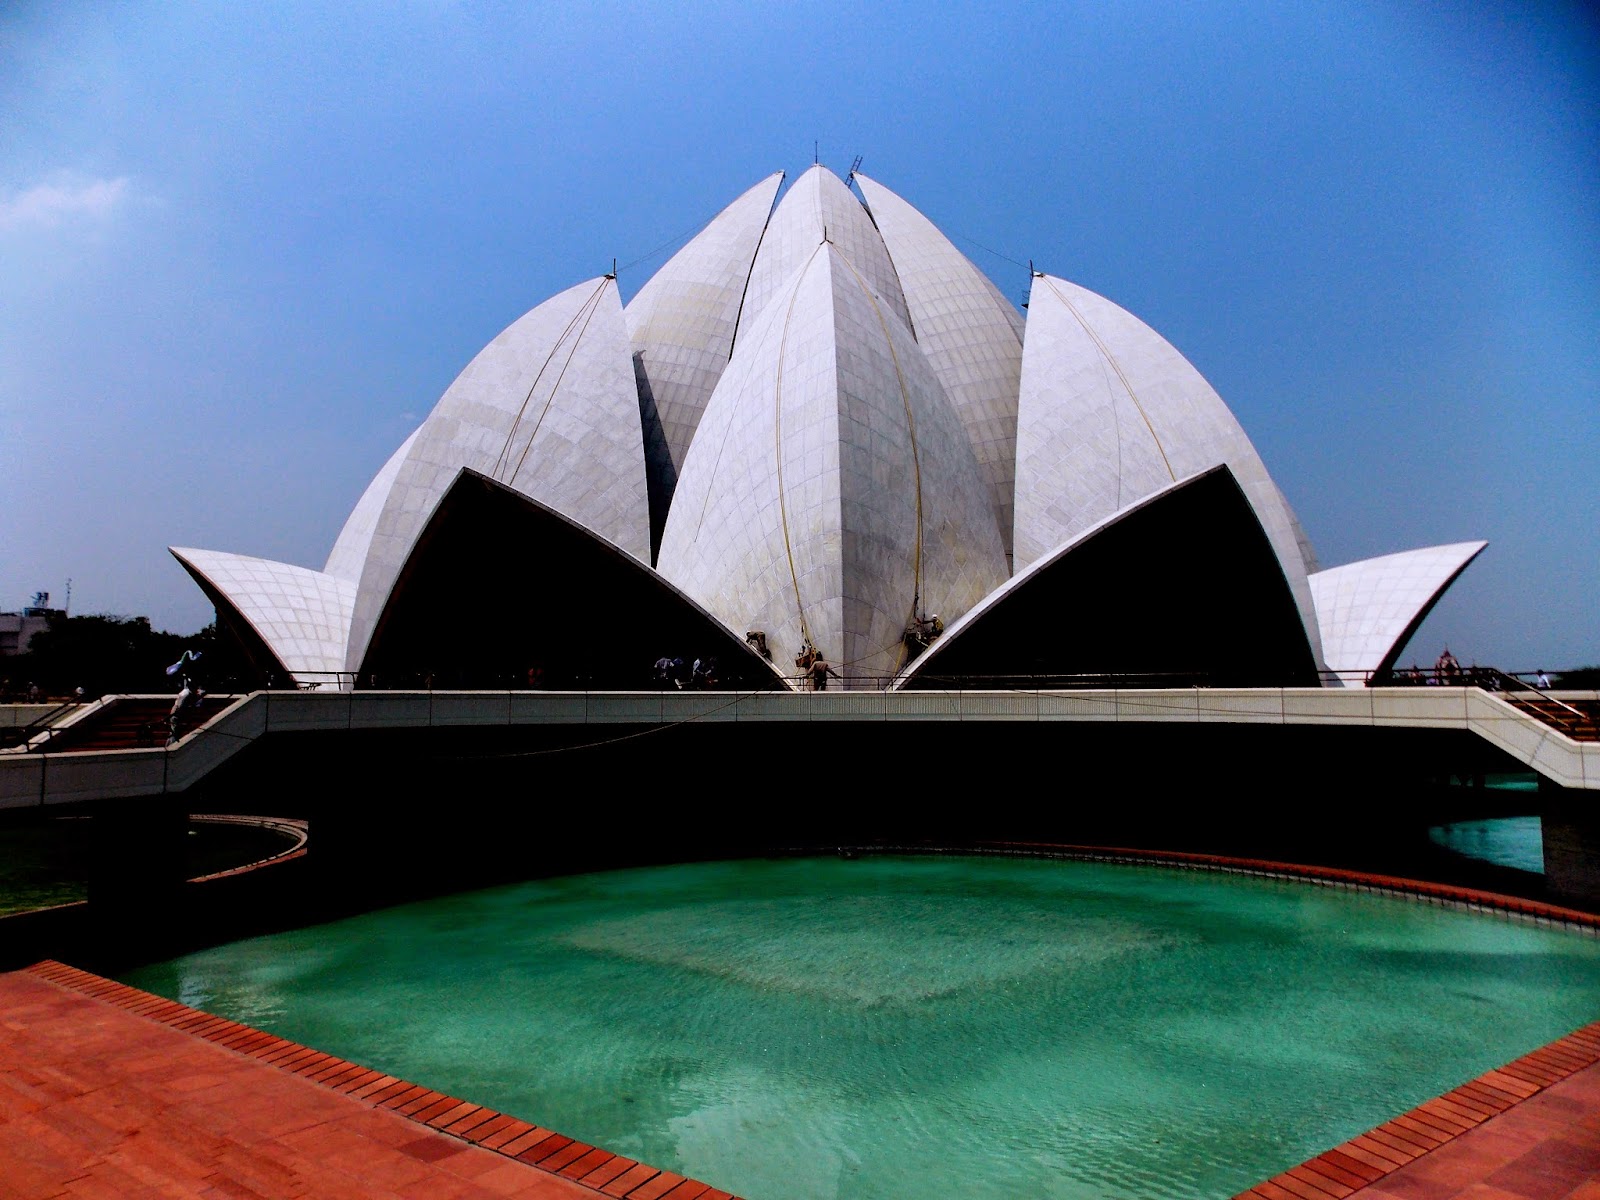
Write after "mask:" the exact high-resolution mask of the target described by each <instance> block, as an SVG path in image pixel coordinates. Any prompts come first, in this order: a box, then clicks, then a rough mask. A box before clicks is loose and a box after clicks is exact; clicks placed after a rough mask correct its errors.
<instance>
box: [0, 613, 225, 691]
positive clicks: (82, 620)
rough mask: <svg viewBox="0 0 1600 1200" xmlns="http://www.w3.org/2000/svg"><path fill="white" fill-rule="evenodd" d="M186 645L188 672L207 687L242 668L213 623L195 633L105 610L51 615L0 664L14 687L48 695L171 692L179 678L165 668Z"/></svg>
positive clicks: (219, 682)
mask: <svg viewBox="0 0 1600 1200" xmlns="http://www.w3.org/2000/svg"><path fill="white" fill-rule="evenodd" d="M185 650H189V651H191V652H193V653H196V654H198V655H199V656H200V659H199V663H198V664H197V666H196V668H195V669H194V670H193V671H192V673H191V677H192V678H194V679H196V680H197V681H198V682H200V683H201V684H202V686H206V687H216V686H218V685H219V684H220V685H231V682H232V677H233V676H234V675H237V674H239V673H240V670H241V664H240V663H239V662H238V654H237V652H236V651H235V650H234V649H233V647H232V646H231V644H229V643H228V642H227V641H226V640H225V639H222V638H219V637H218V636H217V631H216V626H215V625H214V624H212V625H207V626H206V627H205V628H204V629H202V630H200V631H199V632H198V633H194V634H178V633H166V632H163V631H160V630H154V629H152V628H151V627H150V618H149V617H123V616H114V615H112V614H109V613H97V614H94V615H92V616H81V617H54V618H52V619H51V621H50V627H49V628H48V629H46V630H44V631H42V632H40V633H38V634H36V635H34V638H33V641H32V643H31V644H30V645H29V647H28V653H26V654H19V655H17V656H15V657H14V658H11V659H9V660H6V661H5V662H4V663H3V664H0V672H3V673H4V674H5V676H6V678H7V679H8V680H9V683H10V690H11V691H12V692H13V693H16V692H20V691H21V690H22V689H23V688H25V687H26V686H27V685H28V684H30V683H36V684H38V685H39V687H40V688H42V689H43V690H44V692H45V694H46V695H50V696H70V695H72V694H73V691H74V689H76V688H80V687H81V688H83V690H84V692H85V694H87V695H90V696H99V695H102V694H104V693H107V692H170V691H175V690H176V689H177V687H178V686H179V681H178V679H177V678H176V677H174V676H169V675H167V673H166V668H167V667H168V666H170V665H171V664H172V663H174V662H176V661H177V660H178V658H179V656H181V655H182V654H183V652H184V651H185Z"/></svg>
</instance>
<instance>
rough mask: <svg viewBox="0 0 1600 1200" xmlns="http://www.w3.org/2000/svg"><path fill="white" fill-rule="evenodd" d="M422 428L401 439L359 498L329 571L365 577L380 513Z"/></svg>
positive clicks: (342, 576) (356, 578)
mask: <svg viewBox="0 0 1600 1200" xmlns="http://www.w3.org/2000/svg"><path fill="white" fill-rule="evenodd" d="M420 432H421V430H420V429H413V430H412V431H411V436H410V437H408V438H406V440H405V441H403V442H401V443H400V449H398V450H396V451H395V452H394V453H393V454H391V455H390V456H389V461H388V462H386V463H384V464H383V466H382V467H381V468H380V469H379V470H378V473H377V474H376V475H374V476H373V477H372V482H371V483H369V484H367V490H366V491H364V492H362V493H361V499H359V500H357V501H356V506H355V507H354V508H353V509H351V510H350V515H349V516H348V517H347V518H345V523H344V528H343V529H341V530H340V531H339V537H338V539H337V540H336V541H335V542H334V543H333V549H332V550H331V551H330V552H329V553H328V562H327V565H326V566H324V567H323V568H322V570H323V572H324V573H325V574H328V575H333V576H335V577H337V578H339V579H348V580H349V581H350V582H351V583H359V582H360V581H361V568H362V566H363V565H364V564H365V563H366V561H367V550H368V549H369V548H370V547H371V545H372V531H373V530H374V529H376V528H377V527H378V516H379V514H381V513H382V512H383V505H384V502H385V501H386V500H388V499H389V489H390V488H392V487H394V481H395V477H396V476H397V475H399V474H400V464H401V463H403V462H405V460H406V455H407V454H409V453H411V447H412V444H413V443H415V442H416V440H417V434H418V433H420Z"/></svg>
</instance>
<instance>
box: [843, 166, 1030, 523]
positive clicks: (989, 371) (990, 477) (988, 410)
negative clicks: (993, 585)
mask: <svg viewBox="0 0 1600 1200" xmlns="http://www.w3.org/2000/svg"><path fill="white" fill-rule="evenodd" d="M856 182H857V183H858V184H860V186H861V192H862V194H863V195H864V196H866V198H867V207H868V209H869V210H870V211H871V214H872V219H873V221H874V222H875V223H876V224H877V226H878V232H879V233H880V234H882V235H883V241H884V245H885V246H887V247H888V249H889V257H890V259H891V260H892V261H893V263H894V269H895V274H896V275H897V276H898V277H899V279H900V285H901V287H902V288H903V289H904V290H905V297H906V307H907V309H908V310H909V312H910V314H911V323H912V328H913V329H914V330H915V331H916V335H917V345H919V346H921V347H922V352H923V354H925V355H926V356H927V359H928V362H929V363H930V364H932V366H933V370H934V373H935V374H936V375H937V376H938V377H939V382H940V383H941V384H942V385H943V386H944V391H945V395H947V396H949V397H950V401H951V403H953V404H954V405H955V407H956V412H957V413H959V414H960V416H961V423H962V425H963V426H964V427H965V428H966V431H967V439H968V441H970V442H971V443H972V450H973V453H974V454H975V455H977V458H978V465H979V467H980V468H981V469H982V471H983V475H984V478H985V480H987V482H988V484H989V491H990V496H991V502H992V503H993V505H994V510H995V517H996V520H997V521H998V522H999V525H1000V535H1001V537H1002V538H1003V539H1004V541H1005V545H1006V552H1007V554H1009V553H1010V551H1011V526H1012V504H1013V496H1014V494H1015V490H1016V465H1017V392H1018V389H1019V387H1020V384H1021V378H1022V314H1021V313H1019V312H1018V311H1017V309H1016V307H1015V306H1014V305H1013V304H1012V303H1011V302H1010V301H1009V300H1007V299H1006V298H1005V296H1003V295H1002V294H1001V293H1000V290H999V289H998V288H997V287H995V285H994V284H993V283H991V282H990V281H989V279H988V277H987V276H985V275H984V274H983V272H982V271H980V270H978V268H977V267H975V266H973V265H972V263H971V261H969V260H968V258H967V257H966V255H964V254H962V253H961V251H959V250H957V249H956V248H955V246H953V245H952V244H951V243H950V239H949V238H947V237H945V236H944V234H942V233H940V232H939V230H938V229H937V228H936V227H935V226H934V224H933V222H932V221H930V220H928V218H927V217H925V216H923V215H922V214H921V213H920V212H918V211H917V210H916V209H915V208H913V207H912V206H911V205H909V204H907V203H906V202H905V201H904V200H903V199H901V198H900V197H899V196H897V195H895V194H894V193H893V192H891V191H890V190H889V189H888V188H886V187H884V186H883V185H882V184H880V183H877V182H875V181H873V180H871V179H868V178H867V177H866V176H865V175H862V174H859V173H857V175H856Z"/></svg>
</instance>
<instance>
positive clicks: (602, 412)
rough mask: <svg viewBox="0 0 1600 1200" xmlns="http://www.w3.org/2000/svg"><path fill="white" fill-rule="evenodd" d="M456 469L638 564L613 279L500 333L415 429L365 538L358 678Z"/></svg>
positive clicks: (636, 451)
mask: <svg viewBox="0 0 1600 1200" xmlns="http://www.w3.org/2000/svg"><path fill="white" fill-rule="evenodd" d="M463 467H470V468H471V469H473V470H475V471H479V472H481V473H482V474H484V475H487V476H489V477H490V478H491V479H494V480H496V481H498V482H501V483H504V484H507V485H508V486H510V487H511V488H513V489H515V490H516V491H519V492H521V493H522V494H523V495H525V496H529V497H532V498H533V499H535V500H538V501H540V502H541V503H544V504H547V505H549V506H550V507H551V508H553V509H555V510H557V511H558V512H560V513H562V514H563V515H565V516H568V517H570V518H572V519H573V520H574V521H577V522H578V523H580V524H582V525H584V526H585V527H587V528H588V529H589V530H591V531H592V532H594V533H596V534H598V535H599V536H600V537H603V538H606V539H608V540H609V541H611V542H614V543H615V544H616V545H618V546H620V547H621V548H622V549H624V550H626V551H627V552H628V553H629V554H632V555H633V556H634V557H635V558H638V559H640V560H641V561H643V562H649V561H650V522H649V511H650V510H649V499H648V494H647V488H646V482H645V470H644V449H643V438H642V434H641V432H640V426H639V398H638V392H637V390H636V389H635V386H634V377H633V364H632V358H631V352H630V347H629V342H628V332H627V327H626V324H625V322H624V321H623V317H622V305H621V302H620V301H619V299H618V297H617V287H616V282H615V280H613V279H612V278H610V277H609V276H603V277H601V278H599V279H592V280H590V281H588V282H587V283H581V284H579V285H577V286H576V287H573V288H569V289H568V290H567V291H565V292H562V293H560V294H559V295H557V296H554V297H552V298H551V299H549V300H547V301H545V302H544V303H543V304H541V305H539V306H538V307H537V308H535V309H533V310H532V311H531V312H529V313H527V314H526V315H525V316H523V317H522V318H521V319H520V320H518V321H517V322H516V323H515V324H513V325H511V326H510V327H509V328H507V329H506V330H504V331H503V332H502V333H501V334H500V335H499V336H498V337H496V338H495V339H494V341H492V342H490V343H489V345H487V346H486V347H484V349H483V350H482V351H480V352H479V354H478V356H477V357H476V358H474V359H473V360H472V362H470V363H469V364H468V365H467V367H466V369H465V370H463V371H462V372H461V374H460V375H459V376H457V377H456V380H455V382H454V383H452V384H451V385H450V387H449V389H448V390H447V391H446V392H445V394H444V396H443V398H442V399H440V401H439V403H438V405H437V406H436V407H435V408H434V410H433V412H432V413H431V414H430V415H429V416H428V419H427V421H425V422H424V423H423V426H422V428H421V429H420V430H419V431H418V432H417V435H416V441H415V442H414V443H413V444H412V447H411V450H410V452H409V453H408V454H407V455H406V457H405V460H404V461H403V462H402V463H401V465H400V469H399V471H398V473H397V474H396V477H395V481H394V485H393V486H392V487H391V488H390V491H389V495H388V497H387V498H386V500H385V501H384V505H383V510H382V512H381V513H380V514H379V517H378V520H377V523H376V525H375V527H374V530H373V533H372V541H371V549H370V550H369V552H368V554H367V559H366V564H365V566H364V568H363V570H362V573H361V581H360V587H359V589H358V590H357V593H356V603H355V613H354V617H353V619H352V622H351V636H350V645H349V651H348V656H347V658H346V662H347V663H348V664H349V668H348V669H350V670H359V668H360V663H361V659H362V657H363V656H364V655H365V653H366V649H367V644H368V642H369V641H370V639H371V636H372V631H373V629H374V627H375V626H376V623H377V621H378V618H379V615H380V614H381V612H382V610H383V607H384V605H385V604H387V603H388V599H389V594H390V591H391V589H392V588H393V586H394V583H395V580H396V579H397V578H398V576H399V573H400V569H401V567H402V566H403V565H404V564H405V561H406V559H407V557H408V556H409V555H410V553H411V548H412V545H413V543H414V542H415V541H416V539H417V537H418V536H419V535H420V534H421V532H422V530H423V528H424V527H425V526H426V524H427V521H428V518H429V516H431V515H432V513H433V510H434V508H435V506H436V505H437V504H438V502H439V499H440V497H441V496H443V495H444V493H445V492H446V491H447V490H448V489H449V487H450V485H451V484H452V483H453V482H454V481H455V478H456V476H457V474H459V473H460V471H461V469H462V468H463ZM506 552H507V553H516V547H507V548H506Z"/></svg>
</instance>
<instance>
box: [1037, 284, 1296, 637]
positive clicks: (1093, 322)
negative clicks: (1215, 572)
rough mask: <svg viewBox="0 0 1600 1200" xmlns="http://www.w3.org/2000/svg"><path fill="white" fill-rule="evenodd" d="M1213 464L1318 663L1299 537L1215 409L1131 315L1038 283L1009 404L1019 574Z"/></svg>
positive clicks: (1179, 362) (1086, 295) (1182, 364)
mask: <svg viewBox="0 0 1600 1200" xmlns="http://www.w3.org/2000/svg"><path fill="white" fill-rule="evenodd" d="M1219 463H1226V464H1227V465H1228V467H1229V469H1230V470H1231V471H1232V472H1233V474H1234V477H1235V478H1236V479H1237V480H1238V482H1239V486H1240V488H1242V489H1243V491H1244V494H1245V496H1246V498H1247V499H1248V500H1249V502H1250V506H1251V507H1252V508H1253V509H1254V510H1255V513H1256V516H1257V518H1258V519H1259V520H1260V521H1261V527H1262V528H1263V529H1264V530H1265V531H1266V534H1267V537H1268V538H1269V539H1270V540H1271V542H1272V545H1273V548H1274V550H1275V551H1276V552H1277V555H1278V560H1279V562H1280V564H1281V565H1282V567H1283V571H1284V575H1285V577H1286V578H1287V579H1288V581H1289V587H1290V590H1291V591H1292V592H1293V594H1294V597H1295V604H1296V606H1297V607H1298V608H1299V610H1300V614H1301V619H1302V622H1303V623H1304V625H1305V628H1306V636H1307V638H1308V640H1309V641H1310V643H1311V646H1312V649H1313V653H1314V656H1315V657H1316V658H1317V659H1318V661H1319V662H1320V661H1321V653H1320V649H1319V637H1318V626H1317V617H1316V609H1315V606H1314V604H1313V602H1312V599H1311V588H1310V585H1309V584H1308V583H1307V582H1306V566H1305V551H1304V550H1303V549H1302V547H1301V539H1302V537H1303V534H1302V533H1301V531H1300V529H1299V524H1298V522H1297V521H1296V520H1295V518H1294V516H1293V514H1292V513H1291V512H1290V511H1289V508H1288V505H1287V504H1286V503H1285V501H1284V498H1283V493H1282V492H1281V491H1279V489H1278V486H1277V484H1276V483H1274V482H1273V480H1272V477H1271V476H1270V475H1268V474H1267V468H1266V464H1265V463H1263V462H1262V461H1261V456H1260V455H1259V454H1257V453H1256V449H1255V447H1254V446H1253V445H1251V443H1250V439H1249V438H1248V437H1247V436H1246V435H1245V432H1244V429H1243V428H1242V427H1241V426H1240V425H1239V422H1238V421H1237V420H1236V419H1235V418H1234V415H1233V413H1231V412H1230V411H1229V410H1228V407H1227V405H1225V404H1224V403H1223V402H1222V397H1220V396H1218V395H1217V393H1216V391H1215V389H1213V388H1212V386H1211V385H1210V384H1209V383H1207V382H1206V380H1205V378H1204V377H1203V376H1202V375H1201V374H1200V372H1199V371H1197V370H1195V368H1194V367H1193V366H1192V365H1191V364H1190V363H1189V361H1188V360H1187V359H1185V358H1184V357H1183V355H1181V354H1179V353H1178V351H1177V350H1176V349H1174V348H1173V346H1172V345H1171V343H1169V342H1167V341H1166V339H1164V338H1162V337H1161V336H1160V335H1159V334H1158V333H1156V332H1155V330H1153V329H1151V328H1150V327H1149V326H1148V325H1146V324H1145V323H1144V322H1143V321H1141V320H1139V319H1138V318H1137V317H1135V316H1134V315H1133V314H1132V313H1130V312H1127V311H1126V310H1125V309H1122V308H1119V307H1118V306H1117V305H1115V304H1113V303H1112V302H1111V301H1110V300H1107V299H1106V298H1105V297H1104V296H1098V295H1096V294H1095V293H1094V292H1091V291H1089V290H1088V289H1087V288H1082V287H1079V286H1078V285H1076V284H1073V283H1069V282H1067V281H1066V280H1065V279H1057V278H1055V277H1054V276H1051V275H1045V274H1038V273H1036V274H1035V276H1034V280H1033V289H1032V292H1031V293H1030V296H1029V301H1028V325H1027V334H1026V342H1025V344H1024V346H1023V352H1022V386H1021V392H1020V395H1019V397H1018V401H1017V485H1016V486H1017V509H1016V526H1015V539H1014V546H1015V552H1016V559H1015V561H1016V566H1017V569H1018V570H1019V571H1020V570H1021V569H1022V567H1024V566H1025V565H1026V564H1028V563H1030V562H1032V561H1034V560H1035V559H1037V558H1038V557H1039V556H1040V555H1042V554H1045V553H1047V552H1049V551H1050V550H1051V549H1052V548H1054V547H1056V546H1059V545H1060V544H1062V543H1063V542H1065V541H1067V540H1069V539H1070V538H1072V537H1073V536H1074V535H1075V534H1077V533H1078V532H1080V531H1081V530H1084V529H1087V528H1089V527H1090V526H1092V525H1094V524H1096V523H1097V522H1099V521H1101V520H1104V519H1105V518H1106V517H1107V516H1109V515H1110V514H1112V513H1114V512H1117V511H1118V510H1119V509H1122V508H1123V507H1125V506H1126V505H1128V504H1130V503H1132V502H1134V501H1135V500H1138V499H1139V498H1140V497H1142V496H1145V495H1148V494H1150V493H1151V492H1154V491H1156V490H1158V489H1160V488H1164V487H1166V486H1167V485H1169V484H1171V483H1173V482H1175V481H1176V480H1178V479H1181V478H1183V477H1184V476H1187V475H1192V474H1194V473H1196V472H1198V471H1204V470H1206V469H1207V468H1210V467H1214V466H1217V465H1218V464H1219Z"/></svg>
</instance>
